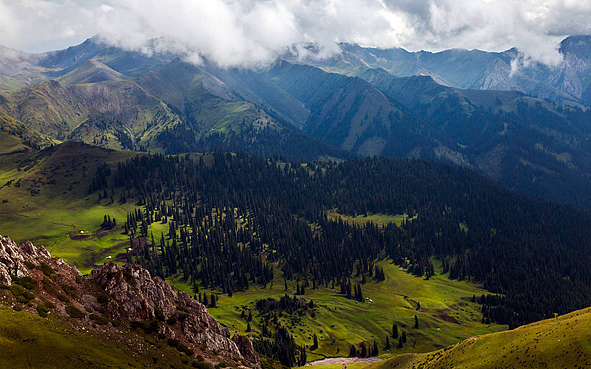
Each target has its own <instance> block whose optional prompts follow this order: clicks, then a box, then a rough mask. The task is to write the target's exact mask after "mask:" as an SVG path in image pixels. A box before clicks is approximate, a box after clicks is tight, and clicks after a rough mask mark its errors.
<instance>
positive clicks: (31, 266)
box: [25, 260, 35, 269]
mask: <svg viewBox="0 0 591 369" xmlns="http://www.w3.org/2000/svg"><path fill="white" fill-rule="evenodd" d="M25 266H26V267H27V268H29V269H35V264H33V263H31V262H30V261H28V260H27V261H25Z"/></svg>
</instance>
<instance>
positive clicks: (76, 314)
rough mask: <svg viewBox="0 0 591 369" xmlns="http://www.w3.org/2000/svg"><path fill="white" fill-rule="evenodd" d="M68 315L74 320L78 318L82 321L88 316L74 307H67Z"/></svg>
mask: <svg viewBox="0 0 591 369" xmlns="http://www.w3.org/2000/svg"><path fill="white" fill-rule="evenodd" d="M66 313H68V315H69V316H71V317H72V318H76V319H82V318H84V317H85V316H86V314H84V313H83V312H81V311H80V310H78V309H76V308H75V307H73V306H72V305H68V306H66Z"/></svg>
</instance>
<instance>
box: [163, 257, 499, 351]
mask: <svg viewBox="0 0 591 369" xmlns="http://www.w3.org/2000/svg"><path fill="white" fill-rule="evenodd" d="M379 264H380V265H381V266H382V267H383V268H384V272H385V274H386V280H385V281H382V282H375V281H373V280H368V281H367V283H366V284H364V285H362V291H363V296H364V297H366V298H367V299H371V300H372V302H369V300H366V301H365V302H363V303H360V302H356V301H355V300H349V299H347V298H345V297H344V296H342V295H339V292H340V290H339V287H337V286H335V289H332V288H331V286H328V287H326V286H322V287H319V288H318V289H316V290H314V289H312V288H308V289H306V293H305V295H303V296H301V297H302V298H304V299H305V300H306V301H309V300H310V299H312V300H314V303H315V305H317V308H316V310H315V312H316V313H315V315H316V316H315V317H314V318H313V317H311V316H310V315H309V314H306V315H304V316H299V315H294V316H287V315H284V316H283V317H280V318H279V322H280V323H281V324H282V325H283V326H287V327H288V328H289V329H290V331H291V332H292V333H293V335H294V338H295V339H296V342H297V343H298V344H300V345H307V346H311V345H312V343H313V335H314V334H316V335H317V337H318V341H319V347H318V349H316V350H314V351H309V352H308V353H307V354H308V361H312V360H317V359H322V358H324V357H332V356H347V355H348V354H349V346H350V344H358V343H360V342H362V341H366V342H368V343H370V344H373V341H374V340H376V341H377V342H378V345H379V349H380V354H385V355H388V354H398V353H405V352H425V351H432V350H436V349H439V348H443V347H445V346H448V345H451V344H454V343H456V342H458V341H461V340H463V339H465V338H467V337H470V336H473V335H479V334H484V333H489V332H495V331H500V330H504V329H506V326H500V325H485V324H482V323H481V318H482V315H481V313H480V305H478V304H477V303H473V302H472V301H471V299H472V296H473V295H476V296H479V295H480V294H483V293H486V291H484V290H483V289H482V288H480V287H479V286H478V285H475V284H473V283H470V282H467V281H452V280H449V279H448V278H447V276H445V275H440V274H438V275H436V276H434V277H432V278H430V279H429V280H425V279H424V278H419V277H415V276H413V275H411V274H408V273H406V272H405V271H404V270H403V269H402V268H400V267H398V266H396V265H394V264H392V263H390V262H389V261H382V262H380V263H379ZM435 265H436V271H440V265H439V263H438V262H437V261H435ZM275 276H276V277H275V279H274V281H273V283H271V284H268V285H267V286H266V287H262V286H251V287H250V288H249V289H248V290H247V291H245V292H235V293H234V294H233V296H232V297H228V296H227V295H222V294H219V295H218V296H219V301H218V303H217V305H218V307H216V308H211V309H210V312H211V314H212V315H213V317H214V318H216V319H218V320H219V321H220V322H221V323H222V324H224V325H226V326H227V327H229V328H230V330H231V331H233V332H239V333H242V334H247V335H249V336H254V335H256V332H258V333H260V332H261V327H260V324H259V319H258V318H257V316H258V313H257V311H256V309H255V303H256V301H257V300H259V299H265V298H269V297H271V298H275V299H279V298H280V297H281V296H283V295H285V294H286V293H287V294H289V295H290V296H293V294H294V293H295V290H296V282H295V281H288V282H287V284H288V290H287V291H285V284H284V281H283V278H282V277H281V275H280V272H279V271H276V273H275ZM169 282H170V283H171V284H172V285H173V286H174V287H176V288H178V289H183V290H185V291H186V292H188V293H191V294H193V291H192V290H191V289H190V288H189V287H188V286H187V285H185V284H183V283H182V281H180V279H179V278H178V277H177V278H171V279H169ZM200 292H202V293H203V292H207V293H208V294H210V293H212V292H214V293H215V292H216V291H205V290H201V291H200ZM418 304H420V310H417V306H418ZM243 309H244V310H246V315H247V316H248V311H250V312H251V313H252V316H253V321H252V322H251V328H252V331H253V332H251V333H246V328H247V322H246V319H245V318H241V312H242V310H243ZM415 315H417V317H418V320H419V328H413V326H414V316H415ZM394 323H396V324H397V325H398V330H399V332H400V334H402V332H403V331H404V332H405V333H406V335H407V343H406V344H405V345H404V347H403V348H402V349H398V348H396V344H397V342H398V340H394V339H393V338H392V337H390V338H389V341H390V346H391V348H390V350H389V352H388V350H386V349H385V340H386V336H388V335H390V334H391V331H392V325H393V324H394Z"/></svg>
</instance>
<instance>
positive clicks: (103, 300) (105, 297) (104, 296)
mask: <svg viewBox="0 0 591 369" xmlns="http://www.w3.org/2000/svg"><path fill="white" fill-rule="evenodd" d="M96 301H98V303H99V304H104V303H107V302H108V301H109V295H107V294H100V295H98V296H97V298H96Z"/></svg>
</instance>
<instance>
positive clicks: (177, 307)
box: [88, 263, 260, 368]
mask: <svg viewBox="0 0 591 369" xmlns="http://www.w3.org/2000/svg"><path fill="white" fill-rule="evenodd" d="M88 278H89V280H90V281H92V282H95V283H97V284H98V285H100V286H101V287H102V288H103V289H104V290H105V291H106V292H107V293H108V294H109V295H110V296H111V297H112V298H113V299H114V300H115V301H116V302H117V304H111V308H109V309H108V311H109V314H110V315H116V314H121V313H122V314H124V316H122V318H125V319H129V320H132V321H146V320H153V319H156V318H157V315H156V310H159V311H160V312H162V315H163V317H164V319H166V320H167V319H169V318H171V317H174V318H176V320H177V323H175V324H174V326H173V327H168V326H165V325H164V326H162V325H161V327H160V328H159V330H160V333H164V334H165V335H167V336H169V337H173V338H177V339H181V338H183V336H184V338H185V339H186V340H187V341H188V342H191V341H192V342H195V343H201V344H203V345H205V347H206V348H207V349H208V350H211V351H214V350H217V351H219V352H223V353H225V354H227V355H230V356H232V357H235V358H239V359H244V360H246V361H248V363H249V364H250V365H249V366H252V367H257V368H258V367H260V360H259V357H258V354H257V353H256V352H255V351H254V348H253V346H252V342H250V340H249V339H248V338H246V337H243V336H240V335H235V336H234V337H233V338H232V339H231V338H230V330H229V329H228V328H222V327H221V326H220V324H219V323H218V322H217V321H216V320H215V319H214V318H213V317H212V316H211V315H210V314H209V312H208V311H207V309H206V308H205V306H204V305H203V304H201V303H199V302H198V301H195V300H194V299H192V298H191V297H189V295H187V294H186V293H185V292H183V291H179V293H178V294H177V293H175V292H174V291H173V289H172V287H170V286H169V285H168V284H167V283H166V282H164V281H163V280H162V279H160V278H158V277H154V278H152V277H151V276H150V273H149V272H148V271H147V270H145V269H143V268H141V267H140V266H138V265H131V264H127V265H125V266H124V267H121V266H119V265H117V264H113V263H109V264H107V265H105V266H102V267H98V268H96V269H94V270H93V271H92V273H91V274H90V276H89V277H88ZM118 306H120V307H121V308H122V309H119V308H118ZM161 318H162V317H161Z"/></svg>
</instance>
